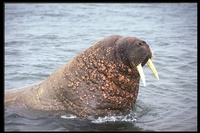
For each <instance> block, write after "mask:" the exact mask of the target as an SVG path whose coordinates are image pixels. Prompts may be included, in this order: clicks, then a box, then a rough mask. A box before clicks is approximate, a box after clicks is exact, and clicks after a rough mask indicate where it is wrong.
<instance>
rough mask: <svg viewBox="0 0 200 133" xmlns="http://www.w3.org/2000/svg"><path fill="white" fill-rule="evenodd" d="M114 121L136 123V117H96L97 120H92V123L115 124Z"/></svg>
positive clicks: (128, 115) (131, 115) (130, 115)
mask: <svg viewBox="0 0 200 133" xmlns="http://www.w3.org/2000/svg"><path fill="white" fill-rule="evenodd" d="M116 121H125V122H136V121H137V117H136V116H135V114H134V115H133V114H127V115H120V116H116V115H109V116H104V117H98V118H97V119H95V118H93V119H92V121H91V122H92V123H105V122H116Z"/></svg>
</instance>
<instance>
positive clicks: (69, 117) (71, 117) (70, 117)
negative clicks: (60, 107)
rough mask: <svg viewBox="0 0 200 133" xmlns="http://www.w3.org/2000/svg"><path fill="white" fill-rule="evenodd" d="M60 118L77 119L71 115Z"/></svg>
mask: <svg viewBox="0 0 200 133" xmlns="http://www.w3.org/2000/svg"><path fill="white" fill-rule="evenodd" d="M60 117H61V118H64V119H75V118H77V116H76V115H71V114H69V115H61V116H60Z"/></svg>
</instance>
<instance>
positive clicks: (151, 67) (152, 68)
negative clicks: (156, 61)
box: [147, 59, 159, 80]
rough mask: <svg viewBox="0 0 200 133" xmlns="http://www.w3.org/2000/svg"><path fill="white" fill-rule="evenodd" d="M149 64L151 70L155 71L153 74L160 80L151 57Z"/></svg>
mask: <svg viewBox="0 0 200 133" xmlns="http://www.w3.org/2000/svg"><path fill="white" fill-rule="evenodd" d="M147 65H148V66H149V68H150V69H151V71H152V72H153V74H154V75H155V77H156V78H157V79H158V80H159V76H158V72H157V71H156V68H155V67H154V65H153V63H152V61H151V59H149V60H148V61H147Z"/></svg>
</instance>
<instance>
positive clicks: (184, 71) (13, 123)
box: [5, 3, 197, 131]
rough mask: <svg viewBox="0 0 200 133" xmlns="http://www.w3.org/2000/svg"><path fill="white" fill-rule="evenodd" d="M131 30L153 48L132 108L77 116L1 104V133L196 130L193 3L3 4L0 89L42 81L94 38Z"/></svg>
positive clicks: (195, 62) (93, 40) (195, 24)
mask: <svg viewBox="0 0 200 133" xmlns="http://www.w3.org/2000/svg"><path fill="white" fill-rule="evenodd" d="M112 34H119V35H122V36H136V37H138V38H140V39H143V40H145V41H146V42H147V43H148V44H149V45H150V46H151V48H152V50H153V51H154V55H155V59H154V65H155V67H156V68H157V71H158V73H159V77H160V80H156V79H155V77H154V76H153V75H152V73H151V71H150V70H149V69H148V68H147V67H146V66H144V73H145V75H146V82H147V85H146V86H145V87H144V86H143V85H142V83H141V85H140V91H139V95H138V99H137V103H136V107H135V108H134V110H133V111H130V112H128V113H127V114H123V115H121V116H105V117H100V118H88V119H81V118H78V117H76V116H73V115H68V116H65V115H62V116H59V115H50V116H46V117H45V116H41V117H37V118H34V117H27V116H26V117H25V116H23V114H17V113H14V112H12V111H10V110H5V130H6V131H25V130H33V131H46V130H50V131H83V130H84V131H85V130H86V131H87V130H88V131H91V130H94V131H99V130H100V131H108V130H109V131H147V130H150V131H197V4H196V3H176V4H170V3H165V4H89V3H88V4H5V89H12V88H18V87H23V86H26V85H29V84H34V83H37V82H39V81H41V80H44V79H46V78H47V77H48V75H49V74H51V73H52V72H53V71H54V70H56V69H57V68H58V67H60V66H61V65H63V64H65V63H66V62H67V61H68V60H69V59H70V58H72V57H73V56H75V55H77V54H78V53H79V52H81V51H83V50H84V49H86V48H88V47H90V46H91V45H92V44H93V43H95V42H97V41H98V40H100V39H102V38H104V37H106V36H109V35H112Z"/></svg>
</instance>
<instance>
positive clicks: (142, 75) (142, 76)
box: [137, 59, 159, 86]
mask: <svg viewBox="0 0 200 133" xmlns="http://www.w3.org/2000/svg"><path fill="white" fill-rule="evenodd" d="M147 64H148V66H149V68H150V69H151V71H152V72H153V74H154V75H155V77H156V78H157V79H158V80H159V76H158V72H157V70H156V68H155V67H154V65H153V63H152V61H151V59H149V60H148V61H147ZM137 70H138V72H139V74H140V77H141V80H142V82H143V85H144V86H146V80H145V76H144V72H143V68H142V65H141V63H140V64H139V65H138V66H137Z"/></svg>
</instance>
